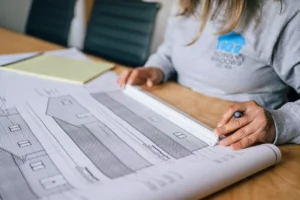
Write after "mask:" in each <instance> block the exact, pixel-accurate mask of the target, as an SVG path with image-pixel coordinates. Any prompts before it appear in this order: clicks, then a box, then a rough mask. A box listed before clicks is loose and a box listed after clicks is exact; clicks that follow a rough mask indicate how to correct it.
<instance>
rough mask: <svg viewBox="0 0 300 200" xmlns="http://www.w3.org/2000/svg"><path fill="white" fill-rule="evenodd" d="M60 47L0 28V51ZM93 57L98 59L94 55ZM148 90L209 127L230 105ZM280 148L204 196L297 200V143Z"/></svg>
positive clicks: (170, 88)
mask: <svg viewBox="0 0 300 200" xmlns="http://www.w3.org/2000/svg"><path fill="white" fill-rule="evenodd" d="M62 48H63V47H61V46H58V45H54V44H51V43H48V42H45V41H41V40H39V39H35V38H32V37H29V36H25V35H21V34H18V33H15V32H11V31H8V30H5V29H1V28H0V54H10V53H22V52H32V51H45V50H56V49H62ZM93 59H96V60H97V58H95V57H93ZM123 69H124V67H121V66H117V67H116V69H115V71H116V72H117V73H120V72H121V71H122V70H123ZM150 92H151V93H153V94H154V95H156V96H158V97H159V98H161V99H163V100H164V101H166V102H168V103H169V104H171V105H173V106H175V107H176V108H178V109H180V110H182V111H184V112H185V113H187V114H189V115H190V116H192V117H194V118H196V119H197V120H199V121H201V122H203V123H205V124H207V125H208V126H210V127H214V126H215V125H216V124H217V121H218V119H219V118H220V116H221V115H222V113H223V112H224V110H225V109H226V108H227V107H228V106H229V105H230V104H231V103H230V102H228V101H223V100H220V99H215V98H210V97H206V96H203V95H201V94H198V93H195V92H193V91H191V90H189V89H186V88H184V87H182V86H179V85H178V84H176V83H167V84H165V85H162V86H157V87H154V88H153V89H151V90H150ZM280 149H281V151H282V161H281V163H280V164H278V165H277V166H274V167H271V168H269V169H267V170H264V171H262V172H260V173H258V174H256V175H253V176H251V177H249V178H247V179H245V180H243V181H241V182H239V183H237V184H234V185H232V186H231V187H229V188H226V189H224V190H222V191H220V192H218V193H216V194H214V195H212V196H210V197H209V198H207V199H237V200H240V199H300V146H299V145H285V146H281V147H280Z"/></svg>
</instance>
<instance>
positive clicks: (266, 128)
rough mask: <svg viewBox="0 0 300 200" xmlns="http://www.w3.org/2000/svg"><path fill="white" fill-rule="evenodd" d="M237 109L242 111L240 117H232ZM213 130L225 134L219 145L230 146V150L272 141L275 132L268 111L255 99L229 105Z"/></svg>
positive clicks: (220, 134)
mask: <svg viewBox="0 0 300 200" xmlns="http://www.w3.org/2000/svg"><path fill="white" fill-rule="evenodd" d="M237 111H240V112H242V113H243V115H242V117H241V118H233V117H232V116H233V114H234V113H235V112H237ZM214 132H215V133H216V134H218V135H219V136H222V135H223V136H226V137H225V138H224V139H222V140H221V141H220V145H222V146H230V147H231V149H232V150H239V149H243V148H246V147H249V146H251V145H253V144H255V143H272V142H273V141H274V139H275V134H276V133H275V125H274V121H273V119H272V117H271V115H270V113H269V112H268V111H267V110H265V109H264V108H262V107H260V106H259V105H258V104H257V103H256V102H255V101H249V102H245V103H236V104H234V105H232V106H230V107H229V108H228V109H227V111H226V112H225V113H224V115H223V116H222V118H221V120H220V122H219V124H218V128H216V129H215V130H214Z"/></svg>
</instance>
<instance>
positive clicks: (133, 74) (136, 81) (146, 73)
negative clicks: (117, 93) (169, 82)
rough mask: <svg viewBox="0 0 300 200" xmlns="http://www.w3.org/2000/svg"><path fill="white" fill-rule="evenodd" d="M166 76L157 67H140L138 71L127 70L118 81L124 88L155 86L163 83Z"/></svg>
mask: <svg viewBox="0 0 300 200" xmlns="http://www.w3.org/2000/svg"><path fill="white" fill-rule="evenodd" d="M163 78H164V75H163V72H162V70H161V69H159V68H156V67H139V68H136V69H127V70H126V71H125V72H123V73H122V74H121V76H120V77H119V79H118V84H119V86H120V87H121V88H124V87H125V85H126V84H129V85H147V86H148V87H152V86H153V85H157V84H160V83H161V82H162V81H163Z"/></svg>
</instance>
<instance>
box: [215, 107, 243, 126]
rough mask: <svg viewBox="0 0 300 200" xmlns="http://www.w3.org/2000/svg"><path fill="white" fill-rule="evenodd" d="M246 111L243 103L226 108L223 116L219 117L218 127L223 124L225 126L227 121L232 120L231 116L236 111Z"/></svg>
mask: <svg viewBox="0 0 300 200" xmlns="http://www.w3.org/2000/svg"><path fill="white" fill-rule="evenodd" d="M246 109H247V106H246V104H245V103H236V104H233V105H231V106H229V107H228V108H227V110H226V111H225V113H224V114H223V116H222V117H221V120H220V121H219V123H218V127H220V126H223V125H224V124H227V123H228V122H229V120H230V119H231V118H232V116H233V114H234V113H235V112H237V111H240V112H245V111H246Z"/></svg>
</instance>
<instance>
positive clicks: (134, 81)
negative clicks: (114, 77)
mask: <svg viewBox="0 0 300 200" xmlns="http://www.w3.org/2000/svg"><path fill="white" fill-rule="evenodd" d="M141 82H142V81H141V78H140V70H137V69H135V70H133V71H132V72H131V74H130V76H129V78H128V84H129V85H138V84H141Z"/></svg>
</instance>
